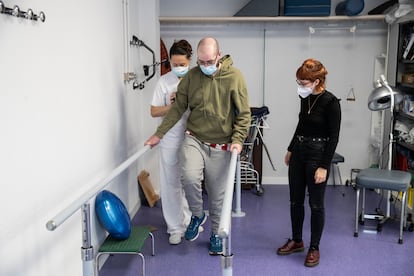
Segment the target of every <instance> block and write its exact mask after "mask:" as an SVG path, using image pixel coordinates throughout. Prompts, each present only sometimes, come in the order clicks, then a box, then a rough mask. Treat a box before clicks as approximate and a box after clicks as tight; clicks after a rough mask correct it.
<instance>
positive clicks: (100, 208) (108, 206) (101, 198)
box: [95, 190, 131, 240]
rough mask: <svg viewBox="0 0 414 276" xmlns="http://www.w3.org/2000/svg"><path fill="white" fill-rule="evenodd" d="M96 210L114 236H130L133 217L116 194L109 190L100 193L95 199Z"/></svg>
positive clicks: (118, 237)
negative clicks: (131, 217)
mask: <svg viewBox="0 0 414 276" xmlns="http://www.w3.org/2000/svg"><path fill="white" fill-rule="evenodd" d="M95 212H96V215H97V216H98V220H99V222H100V223H101V224H102V226H103V227H104V228H105V230H106V231H108V233H109V234H110V235H111V236H112V237H113V238H115V239H118V240H125V239H127V238H129V235H130V234H131V219H130V217H129V214H128V210H127V209H126V208H125V205H124V204H123V203H122V201H121V200H120V199H119V198H118V197H117V196H116V195H115V194H113V193H111V192H109V191H107V190H103V191H101V192H100V193H98V195H97V196H96V199H95Z"/></svg>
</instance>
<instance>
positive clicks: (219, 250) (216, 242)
mask: <svg viewBox="0 0 414 276" xmlns="http://www.w3.org/2000/svg"><path fill="white" fill-rule="evenodd" d="M208 251H209V253H210V255H221V254H223V240H222V239H221V238H220V236H219V235H215V234H213V233H212V234H211V236H210V245H209V247H208Z"/></svg>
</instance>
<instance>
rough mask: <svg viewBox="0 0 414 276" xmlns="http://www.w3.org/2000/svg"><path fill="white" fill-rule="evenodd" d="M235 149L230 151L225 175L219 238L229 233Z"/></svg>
mask: <svg viewBox="0 0 414 276" xmlns="http://www.w3.org/2000/svg"><path fill="white" fill-rule="evenodd" d="M236 164H237V150H233V152H232V153H231V160H230V168H229V174H228V175H227V182H226V190H225V193H224V199H223V208H222V210H221V216H220V224H219V230H218V234H219V236H220V237H221V238H227V237H228V235H229V233H230V222H231V208H232V203H233V191H234V178H235V174H236Z"/></svg>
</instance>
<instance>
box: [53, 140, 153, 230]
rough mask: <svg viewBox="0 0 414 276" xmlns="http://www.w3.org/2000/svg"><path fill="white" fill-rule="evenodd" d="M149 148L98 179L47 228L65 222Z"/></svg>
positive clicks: (146, 148) (145, 148)
mask: <svg viewBox="0 0 414 276" xmlns="http://www.w3.org/2000/svg"><path fill="white" fill-rule="evenodd" d="M149 149H150V146H149V145H146V146H144V147H143V148H142V149H141V150H139V151H138V152H136V153H135V154H134V155H132V156H131V157H129V158H128V159H127V160H125V161H124V162H123V163H122V164H121V165H119V166H118V167H116V168H115V169H114V170H113V171H112V172H111V173H110V174H109V175H108V176H107V177H105V178H104V179H102V180H101V181H98V182H97V183H96V184H95V185H93V188H91V189H90V190H89V191H88V192H86V193H85V194H83V195H82V196H81V197H79V198H78V199H77V200H75V201H74V202H73V203H72V204H71V205H69V206H68V207H67V208H65V209H64V210H62V211H61V212H60V213H58V214H57V215H56V216H55V217H54V218H52V219H51V220H49V221H48V222H47V223H46V228H47V230H49V231H53V230H55V229H56V228H57V227H59V225H61V224H62V223H63V222H65V221H66V220H67V219H68V218H69V217H70V216H72V215H73V214H74V213H75V212H76V211H77V210H78V209H80V208H81V207H82V205H83V204H84V203H85V202H87V201H88V200H89V199H91V198H92V197H94V196H95V195H96V194H97V193H99V192H100V191H101V190H102V189H103V188H105V186H106V185H108V184H109V183H110V182H111V181H112V180H113V179H114V178H115V177H117V176H118V175H119V174H120V173H121V172H123V171H124V170H125V169H126V168H128V167H129V166H130V165H131V164H132V163H133V162H135V161H136V160H137V159H138V158H139V157H140V156H141V155H143V154H144V153H145V152H146V151H148V150H149Z"/></svg>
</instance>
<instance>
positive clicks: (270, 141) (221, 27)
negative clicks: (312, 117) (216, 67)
mask: <svg viewBox="0 0 414 276" xmlns="http://www.w3.org/2000/svg"><path fill="white" fill-rule="evenodd" d="M184 2H185V1H184V0H182V1H178V2H174V5H173V6H174V7H175V8H173V6H172V4H171V3H170V2H169V1H165V0H161V1H160V3H161V6H160V7H161V11H160V13H161V14H162V15H163V16H189V15H192V14H193V13H195V14H196V15H200V10H203V13H204V15H205V16H211V14H212V13H211V12H209V10H208V8H207V7H205V9H198V8H195V6H196V3H194V2H192V4H191V5H189V6H188V8H187V9H185V10H184V9H180V7H181V5H184ZM196 2H197V1H196ZM334 2H335V1H332V3H333V6H336V4H334ZM233 4H234V6H235V5H236V4H237V3H235V2H233ZM209 5H210V7H211V8H210V11H211V10H214V8H213V7H215V6H218V4H217V5H215V4H214V3H212V2H209ZM239 5H240V6H241V7H242V6H243V5H241V4H239ZM377 5H379V3H378V2H377V1H366V7H365V9H364V12H365V13H366V12H367V11H368V10H370V9H372V8H373V7H375V6H377ZM166 6H167V7H169V9H167V8H166ZM228 10H230V9H228ZM233 10H238V9H236V8H234V7H233V9H232V10H231V12H228V14H227V16H231V15H232V14H233ZM220 15H222V16H225V12H224V11H223V10H222V9H220ZM354 25H355V26H356V32H355V33H351V32H350V31H349V29H350V27H352V26H354ZM310 26H311V27H313V28H315V29H316V33H315V34H312V35H311V34H310V32H309V27H310ZM319 28H320V29H321V30H319ZM160 34H161V37H162V39H163V40H164V41H165V43H166V44H167V47H169V46H170V45H171V43H172V42H173V41H174V39H181V38H185V39H188V40H189V41H190V42H191V43H192V45H193V47H194V48H195V47H196V45H197V42H198V40H199V39H200V38H202V37H204V36H206V35H212V36H215V37H217V38H218V40H219V43H220V47H221V49H222V52H223V54H227V53H229V54H231V55H232V57H233V61H234V64H235V66H236V67H238V68H239V69H241V71H242V72H243V73H244V76H245V78H246V82H247V85H248V89H249V96H250V102H251V105H252V106H261V105H263V104H265V105H267V106H268V107H269V109H270V115H269V116H268V123H269V125H270V127H271V128H270V129H269V130H265V131H264V133H265V143H266V144H267V146H268V148H269V151H270V154H271V157H272V159H273V162H274V164H275V166H276V168H277V171H276V172H274V171H273V170H272V169H271V166H270V163H269V161H268V160H267V157H266V155H265V154H264V155H263V166H264V167H263V183H265V184H275V183H276V184H286V183H287V167H286V166H285V165H284V164H283V157H284V154H285V152H286V148H287V146H288V144H289V141H290V139H291V137H292V134H293V131H294V128H295V127H296V123H297V112H298V108H299V101H298V96H297V95H296V93H295V91H296V83H295V72H296V69H297V68H298V67H299V66H300V64H301V62H302V61H303V60H304V59H306V58H308V57H314V58H317V59H319V60H321V61H322V62H323V63H324V64H325V66H326V67H327V69H328V72H329V75H328V81H327V82H328V86H327V89H328V90H330V91H332V92H333V93H334V94H336V95H337V96H338V97H339V98H341V99H342V101H341V106H342V116H343V119H342V129H341V134H340V141H339V144H338V148H337V151H338V152H339V153H341V154H342V155H344V156H345V163H344V164H340V167H341V172H342V178H343V180H344V181H345V179H347V178H349V175H350V170H351V168H364V167H367V166H369V165H370V162H371V157H370V154H371V151H372V148H371V146H370V142H371V141H370V132H371V112H370V111H369V110H368V108H367V103H366V100H367V98H368V95H369V93H370V92H371V91H372V89H373V86H372V84H373V80H374V78H375V76H374V75H375V74H377V72H376V70H378V66H375V64H376V61H377V58H376V57H377V56H380V55H382V54H385V53H386V51H387V49H386V39H387V26H386V24H385V23H384V22H381V21H374V22H366V21H365V22H364V21H350V22H339V23H338V22H290V23H282V22H275V23H211V22H208V23H202V24H200V23H161V33H160ZM194 59H196V57H194ZM380 67H381V66H380ZM380 69H381V68H380ZM351 88H353V89H354V92H355V94H356V98H357V100H356V101H355V102H351V101H346V98H347V96H348V93H349V91H350V89H351Z"/></svg>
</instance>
